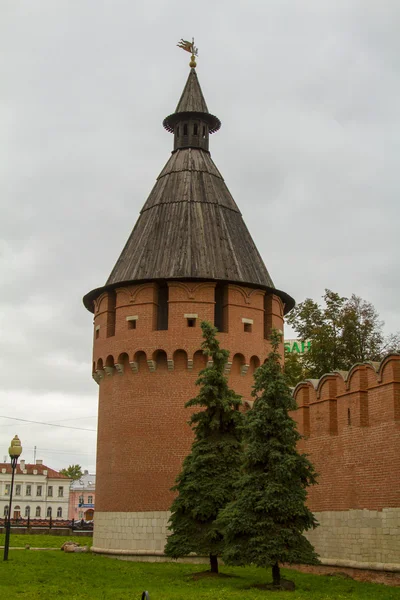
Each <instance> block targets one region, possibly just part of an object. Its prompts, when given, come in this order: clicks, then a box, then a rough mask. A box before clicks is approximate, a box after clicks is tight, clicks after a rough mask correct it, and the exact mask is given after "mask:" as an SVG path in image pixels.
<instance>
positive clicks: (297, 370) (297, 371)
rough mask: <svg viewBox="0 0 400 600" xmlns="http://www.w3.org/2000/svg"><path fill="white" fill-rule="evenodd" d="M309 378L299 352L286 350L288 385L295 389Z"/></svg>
mask: <svg viewBox="0 0 400 600" xmlns="http://www.w3.org/2000/svg"><path fill="white" fill-rule="evenodd" d="M308 376H309V375H308V372H307V370H306V369H305V367H304V363H303V357H300V356H299V355H298V354H297V352H288V351H287V350H285V377H286V381H287V382H288V385H290V386H291V387H295V386H296V385H297V384H298V383H299V381H304V379H307V377H308Z"/></svg>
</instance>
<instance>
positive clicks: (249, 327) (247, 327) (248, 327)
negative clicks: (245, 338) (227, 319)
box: [243, 323, 252, 333]
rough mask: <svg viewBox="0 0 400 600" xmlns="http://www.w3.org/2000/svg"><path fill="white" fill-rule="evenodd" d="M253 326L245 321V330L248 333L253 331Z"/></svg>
mask: <svg viewBox="0 0 400 600" xmlns="http://www.w3.org/2000/svg"><path fill="white" fill-rule="evenodd" d="M251 328H252V325H251V323H243V330H244V331H245V332H246V333H251Z"/></svg>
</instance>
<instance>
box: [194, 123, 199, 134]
mask: <svg viewBox="0 0 400 600" xmlns="http://www.w3.org/2000/svg"><path fill="white" fill-rule="evenodd" d="M193 135H198V134H197V123H196V124H195V125H194V127H193Z"/></svg>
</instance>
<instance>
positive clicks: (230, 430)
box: [165, 322, 242, 573]
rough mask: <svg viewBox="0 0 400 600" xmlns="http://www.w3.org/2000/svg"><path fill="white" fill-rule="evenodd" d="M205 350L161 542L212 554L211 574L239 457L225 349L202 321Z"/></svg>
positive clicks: (171, 548) (172, 552) (170, 549)
mask: <svg viewBox="0 0 400 600" xmlns="http://www.w3.org/2000/svg"><path fill="white" fill-rule="evenodd" d="M201 328H202V331H203V337H204V342H203V343H202V349H203V353H204V354H205V355H206V356H208V357H209V358H210V359H212V366H209V367H207V368H205V369H203V370H202V371H201V372H200V375H199V378H198V379H197V381H196V385H199V386H200V391H199V394H198V395H197V396H196V398H193V399H192V400H189V402H187V403H186V407H187V408H191V407H193V406H199V407H200V408H201V410H200V411H199V412H196V413H194V414H193V415H192V416H191V418H190V420H189V424H190V425H191V426H192V428H193V430H194V432H195V440H194V442H193V445H192V449H191V453H190V454H189V456H187V457H186V458H185V460H184V462H183V466H182V471H181V473H180V474H179V475H178V477H177V479H176V484H175V486H174V487H173V488H172V489H173V490H174V491H176V492H178V495H177V497H176V498H175V500H174V502H173V504H172V507H171V512H172V514H171V517H170V525H169V530H170V531H171V532H172V533H171V535H170V536H169V537H168V540H167V544H166V546H165V553H166V555H167V556H171V557H173V558H180V557H182V556H187V555H188V554H190V553H191V552H195V553H197V554H200V555H208V556H209V557H210V567H211V571H212V572H213V573H218V556H219V555H220V553H221V550H222V543H223V536H222V533H221V531H220V529H219V528H218V527H217V526H216V523H215V520H216V518H217V515H218V512H219V510H220V509H221V508H223V507H225V506H226V505H227V503H228V502H229V501H230V500H231V499H232V494H233V485H234V482H235V481H236V480H237V477H238V474H239V469H240V464H241V457H242V447H241V423H242V415H241V413H240V412H239V410H238V409H239V406H240V405H241V399H240V396H238V395H237V394H235V392H234V391H233V390H231V389H229V387H228V383H227V379H226V377H225V376H224V369H225V365H226V363H227V360H228V356H229V352H228V351H227V350H223V349H221V348H220V347H219V342H218V340H217V337H216V335H217V329H216V328H215V327H213V326H212V325H211V324H210V323H206V322H204V323H202V324H201Z"/></svg>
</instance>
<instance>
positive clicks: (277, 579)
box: [272, 562, 281, 586]
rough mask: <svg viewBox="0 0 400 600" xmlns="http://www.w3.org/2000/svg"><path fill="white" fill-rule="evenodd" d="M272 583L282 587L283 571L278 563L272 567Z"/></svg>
mask: <svg viewBox="0 0 400 600" xmlns="http://www.w3.org/2000/svg"><path fill="white" fill-rule="evenodd" d="M272 583H273V584H274V585H276V586H279V585H281V570H280V568H279V565H278V563H277V562H276V563H275V564H274V565H272Z"/></svg>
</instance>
